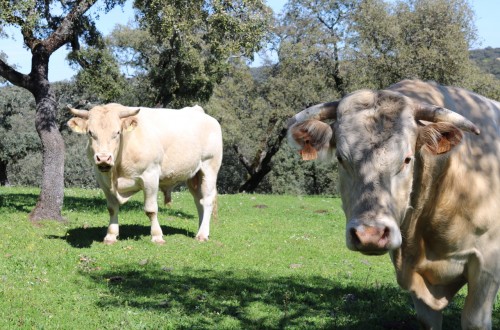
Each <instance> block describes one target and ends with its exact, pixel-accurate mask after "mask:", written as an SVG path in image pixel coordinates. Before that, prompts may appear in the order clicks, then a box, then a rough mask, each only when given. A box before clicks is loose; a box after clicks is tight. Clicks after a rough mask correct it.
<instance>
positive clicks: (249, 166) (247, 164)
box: [233, 144, 254, 174]
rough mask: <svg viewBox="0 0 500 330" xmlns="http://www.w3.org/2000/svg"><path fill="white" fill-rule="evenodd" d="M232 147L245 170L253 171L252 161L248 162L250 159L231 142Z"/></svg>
mask: <svg viewBox="0 0 500 330" xmlns="http://www.w3.org/2000/svg"><path fill="white" fill-rule="evenodd" d="M233 149H234V151H236V154H237V155H238V158H239V160H240V162H241V163H242V164H243V166H245V168H246V170H247V172H248V173H250V174H252V173H253V172H254V170H253V168H252V163H250V161H249V160H248V159H247V158H246V157H245V156H244V155H243V153H242V152H241V149H240V147H239V146H238V145H237V144H233Z"/></svg>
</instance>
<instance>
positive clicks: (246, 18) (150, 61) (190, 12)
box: [112, 0, 270, 107]
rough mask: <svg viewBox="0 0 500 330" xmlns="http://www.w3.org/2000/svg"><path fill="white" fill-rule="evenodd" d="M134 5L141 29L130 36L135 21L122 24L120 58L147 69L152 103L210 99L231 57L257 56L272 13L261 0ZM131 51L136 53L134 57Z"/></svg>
mask: <svg viewBox="0 0 500 330" xmlns="http://www.w3.org/2000/svg"><path fill="white" fill-rule="evenodd" d="M134 6H135V8H136V9H137V10H138V12H137V21H138V22H139V23H140V30H138V31H136V32H135V33H133V34H131V36H132V38H130V39H128V38H127V37H126V36H125V35H124V34H123V30H128V29H129V28H130V27H129V28H125V29H124V28H123V27H120V28H118V30H117V31H115V32H114V33H113V36H112V39H113V40H112V43H113V45H115V50H116V51H117V52H118V56H119V58H121V59H122V60H123V59H125V63H126V64H127V65H130V66H132V67H133V69H134V70H137V72H138V73H139V74H141V75H142V74H144V73H145V74H146V75H147V80H148V81H149V85H146V88H148V89H149V91H148V92H147V95H151V96H152V97H153V99H151V100H149V102H148V104H152V105H156V104H162V105H164V106H167V105H168V106H170V107H181V106H185V105H186V104H192V103H193V102H203V101H206V100H208V98H209V97H210V95H211V94H212V90H213V88H214V85H215V84H216V83H217V82H219V81H220V79H221V77H222V75H223V74H224V72H225V71H226V70H227V68H228V67H229V66H230V58H232V57H246V58H252V57H253V53H254V52H255V51H256V50H257V49H258V48H259V47H260V42H261V40H262V38H263V35H264V33H265V32H266V30H267V26H268V21H269V17H270V11H269V8H268V7H266V6H265V5H264V4H263V2H262V1H260V0H245V1H218V0H214V1H208V2H207V1H191V2H186V1H164V0H156V1H135V3H134ZM146 31H147V32H146ZM137 36H141V37H144V38H143V39H142V40H140V39H138V38H137ZM141 37H139V38H141ZM144 40H152V41H153V42H148V43H146V42H144ZM130 53H133V54H135V55H136V57H135V59H134V60H132V61H129V60H128V58H129V57H128V56H127V55H129V54H130Z"/></svg>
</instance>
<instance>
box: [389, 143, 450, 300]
mask: <svg viewBox="0 0 500 330" xmlns="http://www.w3.org/2000/svg"><path fill="white" fill-rule="evenodd" d="M416 156H417V157H415V166H414V172H413V173H414V174H413V183H412V192H411V197H410V208H409V210H408V212H407V213H406V215H405V219H404V221H403V222H402V224H401V235H402V237H403V241H402V244H401V248H400V249H398V250H395V251H392V252H391V259H392V261H393V264H394V267H395V269H396V274H397V281H398V283H399V285H400V286H401V287H402V288H404V289H406V290H409V291H412V292H414V293H415V295H416V296H417V297H418V298H420V299H422V300H424V301H425V302H426V304H428V305H429V306H433V308H436V309H442V308H444V307H445V306H446V305H447V304H448V302H449V300H450V299H451V297H449V296H448V295H444V296H443V295H442V292H436V290H437V288H436V287H434V286H432V285H430V283H429V282H428V281H427V280H426V279H425V277H424V276H423V275H422V274H419V273H418V266H419V265H420V264H421V263H422V262H424V261H425V260H426V252H425V251H426V244H425V241H424V238H423V237H422V234H421V233H422V230H424V229H426V226H427V225H428V223H426V220H427V219H429V218H430V217H432V216H433V212H434V208H433V207H432V205H433V203H432V202H433V201H435V200H436V196H437V194H439V187H440V186H441V185H440V182H441V181H442V180H443V173H445V171H446V169H447V168H448V166H449V158H448V157H447V156H437V157H436V156H433V155H428V154H423V153H422V152H419V153H418V154H417V155H416ZM437 297H440V298H437Z"/></svg>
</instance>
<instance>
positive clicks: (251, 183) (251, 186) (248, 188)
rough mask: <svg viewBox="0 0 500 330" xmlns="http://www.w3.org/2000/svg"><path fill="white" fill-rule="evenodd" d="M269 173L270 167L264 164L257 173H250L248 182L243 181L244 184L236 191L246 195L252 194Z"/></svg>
mask: <svg viewBox="0 0 500 330" xmlns="http://www.w3.org/2000/svg"><path fill="white" fill-rule="evenodd" d="M269 172H271V167H270V166H267V164H266V166H264V167H263V168H261V169H260V170H259V171H257V172H254V173H252V174H251V175H250V177H249V178H248V180H247V181H245V183H244V184H243V185H242V186H241V187H240V188H239V189H238V191H239V192H248V193H251V192H254V191H255V189H257V187H258V186H259V184H260V182H261V181H262V180H263V179H264V177H265V176H266V175H267V173H269Z"/></svg>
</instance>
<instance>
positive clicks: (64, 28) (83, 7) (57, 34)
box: [42, 0, 97, 54]
mask: <svg viewBox="0 0 500 330" xmlns="http://www.w3.org/2000/svg"><path fill="white" fill-rule="evenodd" d="M96 2H97V0H83V1H81V2H80V3H79V4H78V5H76V6H75V7H73V9H72V10H71V12H70V13H69V14H68V15H67V16H66V17H65V18H64V19H63V21H62V22H61V25H59V27H58V28H57V30H55V31H54V33H52V34H51V35H50V36H49V37H48V38H47V39H45V40H43V41H42V43H43V44H44V46H45V49H46V50H47V51H48V53H49V54H52V53H53V52H54V51H56V50H57V49H59V48H60V47H61V46H63V45H64V44H66V43H67V42H69V41H71V40H72V37H73V35H74V32H75V31H74V28H75V24H76V21H77V20H78V19H79V18H80V17H81V16H83V14H84V13H85V12H86V11H87V10H89V8H90V7H92V5H93V4H94V3H96Z"/></svg>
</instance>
